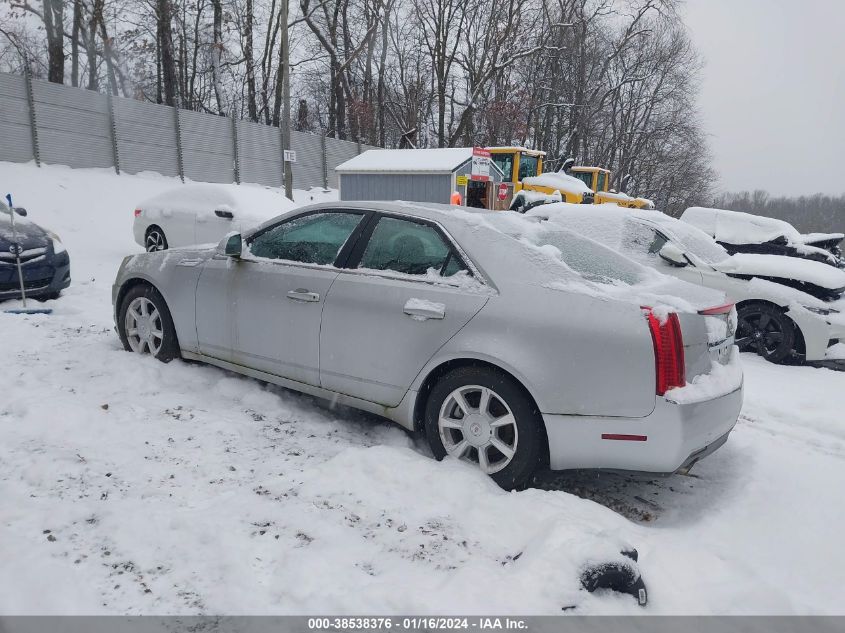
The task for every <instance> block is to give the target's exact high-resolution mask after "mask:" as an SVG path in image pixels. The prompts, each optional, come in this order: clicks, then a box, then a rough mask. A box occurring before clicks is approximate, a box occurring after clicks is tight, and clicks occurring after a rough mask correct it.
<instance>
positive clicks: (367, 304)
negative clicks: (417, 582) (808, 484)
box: [113, 202, 742, 489]
mask: <svg viewBox="0 0 845 633" xmlns="http://www.w3.org/2000/svg"><path fill="white" fill-rule="evenodd" d="M535 224H536V223H532V222H531V220H530V219H528V218H524V217H523V216H518V215H516V214H513V213H510V212H499V213H491V212H484V211H478V212H470V211H469V210H465V209H459V208H455V207H447V206H439V205H421V204H411V203H385V202H373V203H347V202H343V203H333V204H321V205H314V206H311V207H307V208H302V209H298V210H296V211H293V212H291V213H288V214H285V215H282V216H279V217H277V218H274V219H273V220H270V221H268V222H266V223H265V224H263V225H261V226H259V227H258V228H257V229H254V230H251V231H249V232H247V233H245V234H243V235H241V234H238V233H233V234H231V235H229V236H227V237H226V238H224V239H223V240H222V241H221V243H220V244H219V245H218V246H217V247H216V248H208V247H197V248H184V249H173V250H170V251H165V252H158V253H144V254H139V255H135V256H130V257H127V258H126V259H125V260H124V261H123V263H122V265H121V267H120V269H119V271H118V273H117V279H116V281H115V284H114V287H113V303H114V308H115V321H116V325H117V330H118V332H119V335H120V338H121V341H122V342H123V345H124V347H125V348H126V349H127V350H131V351H134V352H138V353H142V354H152V355H153V356H155V357H156V358H158V359H160V360H163V361H168V360H171V359H173V358H176V357H182V358H185V359H191V360H197V361H202V362H206V363H210V364H212V365H217V366H219V367H223V368H225V369H228V370H231V371H235V372H239V373H242V374H246V375H248V376H253V377H255V378H259V379H261V380H265V381H268V382H271V383H276V384H279V385H282V386H285V387H288V388H291V389H294V390H297V391H300V392H304V393H308V394H312V395H315V396H318V397H323V398H328V399H332V400H334V401H337V402H340V403H342V404H346V405H350V406H352V407H357V408H359V409H363V410H366V411H370V412H373V413H376V414H378V415H381V416H384V417H387V418H389V419H392V420H394V421H396V422H398V423H399V424H401V425H402V426H404V427H406V428H407V429H410V430H415V429H423V430H424V431H425V433H426V435H427V438H428V441H429V443H430V445H431V449H432V451H433V452H434V455H435V456H436V457H437V458H438V459H441V458H443V457H445V456H447V455H451V456H453V457H455V458H458V459H461V460H464V461H466V462H469V463H471V464H473V465H476V466H477V467H479V468H480V469H481V470H482V471H483V472H484V473H486V474H488V475H490V476H491V477H492V478H493V479H494V480H495V481H496V482H497V483H498V484H499V485H501V486H503V487H505V488H509V489H510V488H518V487H521V486H524V485H525V484H526V483H527V482H528V481H529V480H530V477H531V475H532V473H533V472H534V471H535V470H536V469H537V468H538V467H540V466H548V467H551V468H552V469H566V468H613V469H628V470H638V471H650V472H674V471H676V470H678V469H685V468H689V467H690V466H691V465H692V463H694V462H695V461H696V460H698V459H700V458H701V457H703V456H704V455H706V454H708V453H709V452H711V451H712V450H715V448H717V447H718V446H720V445H721V444H722V443H724V441H725V440H726V438H727V436H728V433H729V432H730V431H731V429H732V428H733V426H734V424H735V423H736V419H737V416H738V414H739V409H740V406H741V403H742V375H741V370H739V368H738V364H737V361H736V358H735V356H736V355H735V354H734V353H733V334H734V325H733V322H732V321H731V319H732V318H733V317H735V312H734V311H733V310H732V309H731V306H730V305H728V306H718V305H717V304H719V303H720V301H719V300H720V299H721V298H722V295H721V294H717V295H715V296H714V295H712V294H711V295H709V296H707V297H705V298H704V299H700V300H699V301H698V303H697V304H695V302H694V301H693V300H692V299H690V298H689V297H687V300H675V303H674V304H672V302H671V301H669V304H668V305H669V307H668V308H667V307H666V305H663V304H661V301H662V300H661V298H660V296H655V295H654V292H653V287H654V284H655V283H656V282H655V279H656V277H655V276H657V277H661V278H663V276H661V275H659V274H658V273H655V272H654V271H651V270H649V269H647V268H645V267H641V266H639V265H638V264H635V263H634V262H632V261H630V260H628V259H626V258H624V257H622V256H620V255H618V254H615V253H613V252H612V251H610V250H609V249H606V248H605V247H602V246H600V245H598V244H596V243H595V242H592V241H590V240H587V239H586V238H581V237H580V236H577V235H575V234H572V233H570V232H567V231H563V230H561V229H555V230H551V231H550V230H549V229H543V230H541V229H540V228H538V227H537V226H535ZM544 231H545V232H544ZM644 280H645V281H644ZM658 281H659V280H658ZM643 283H644V284H645V286H646V287H647V288H652V294H648V293H646V297H645V298H643V297H644V295H643V294H642V293H639V294H638V293H637V291H636V289H637V288H640V287H641V286H642V285H643ZM673 283H674V284H675V290H677V291H678V292H681V291H684V292H685V291H686V289H684V288H680V286H678V284H681V285H683V286H688V284H685V283H684V282H677V281H674V282H673ZM658 286H659V284H658ZM689 288H692V289H693V290H694V287H692V286H689ZM698 292H699V293H700V292H711V291H709V290H708V291H701V290H699V291H698ZM690 296H691V295H690ZM699 298H700V295H699ZM644 301H649V303H650V304H651V305H652V306H653V307H652V308H651V309H648V308H644V307H643V302H644ZM721 303H724V301H721ZM658 304H660V305H658ZM672 305H674V306H675V307H671V306H672ZM714 306H716V307H714Z"/></svg>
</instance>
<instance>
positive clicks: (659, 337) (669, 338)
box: [645, 308, 687, 396]
mask: <svg viewBox="0 0 845 633" xmlns="http://www.w3.org/2000/svg"><path fill="white" fill-rule="evenodd" d="M645 311H646V318H647V319H648V327H649V330H651V340H652V342H653V343H654V370H655V374H656V375H657V386H656V393H657V395H658V396H662V395H663V394H665V393H666V392H667V391H669V390H670V389H672V388H674V387H683V386H684V385H686V384H687V380H686V367H685V365H684V338H683V334H682V333H681V322H680V321H679V320H678V315H677V314H675V313H674V312H670V313H669V316H668V317H666V320H665V321H663V323H661V322H660V319H658V318H657V317H656V316H655V315H654V313H653V312H652V311H651V308H645Z"/></svg>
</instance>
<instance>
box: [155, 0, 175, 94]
mask: <svg viewBox="0 0 845 633" xmlns="http://www.w3.org/2000/svg"><path fill="white" fill-rule="evenodd" d="M172 21H173V18H172V14H171V6H170V0H156V26H157V33H158V39H159V49H160V51H161V55H160V57H161V79H162V86H163V88H164V103H165V104H167V105H169V106H173V107H178V106H179V104H178V102H177V99H178V95H177V85H176V81H177V79H176V61H175V59H174V56H173V33H172V29H171V26H172Z"/></svg>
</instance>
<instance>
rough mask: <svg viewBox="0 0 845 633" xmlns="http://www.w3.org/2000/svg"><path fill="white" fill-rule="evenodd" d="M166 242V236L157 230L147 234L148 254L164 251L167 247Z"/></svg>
mask: <svg viewBox="0 0 845 633" xmlns="http://www.w3.org/2000/svg"><path fill="white" fill-rule="evenodd" d="M165 244H166V242H165V241H164V234H163V233H162V232H161V231H159V230H157V229H153V230H152V231H150V232H149V233H147V240H146V249H147V252H148V253H154V252H155V251H163V250H164V249H165V248H167V246H166V245H165Z"/></svg>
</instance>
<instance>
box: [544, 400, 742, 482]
mask: <svg viewBox="0 0 845 633" xmlns="http://www.w3.org/2000/svg"><path fill="white" fill-rule="evenodd" d="M742 397H743V388H742V386H740V387H739V388H738V389H736V390H734V391H732V392H730V393H727V394H725V395H723V396H720V397H717V398H712V399H709V400H704V401H701V402H690V403H684V404H677V403H673V402H670V401H668V400H666V399H664V398H657V404H656V406H655V408H654V411H653V412H652V413H651V415H648V416H646V417H644V418H599V417H584V416H568V415H547V414H544V415H543V419H544V421H545V424H546V434H547V435H548V438H549V462H550V466H551V468H552V469H553V470H567V469H572V468H606V469H614V470H633V471H639V472H652V473H673V472H676V471H678V470H681V469H684V468H689V467H690V466H691V465H692V464H693V463H695V462H696V461H698V460H699V459H701V458H702V457H705V456H706V455H709V454H710V453H712V452H713V451H715V450H716V449H717V448H719V447H720V446H721V445H722V444H724V443H725V441H726V440H727V438H728V435H729V434H730V432H731V430H733V428H734V425H736V420H737V418H738V417H739V411H740V409H741V408H742Z"/></svg>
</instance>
